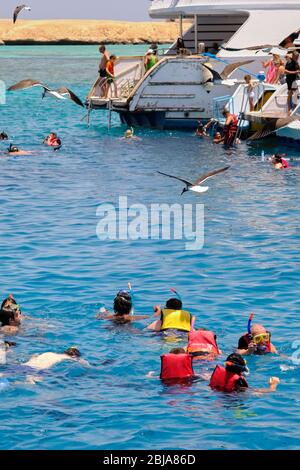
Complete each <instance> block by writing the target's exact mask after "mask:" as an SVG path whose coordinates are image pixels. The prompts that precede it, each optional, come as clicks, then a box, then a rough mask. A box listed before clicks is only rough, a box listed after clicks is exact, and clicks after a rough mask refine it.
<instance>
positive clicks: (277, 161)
mask: <svg viewBox="0 0 300 470" xmlns="http://www.w3.org/2000/svg"><path fill="white" fill-rule="evenodd" d="M272 163H273V165H274V167H275V168H276V170H284V169H286V168H289V164H288V162H287V161H286V160H285V159H284V158H283V157H282V156H281V155H278V154H275V155H273V157H272Z"/></svg>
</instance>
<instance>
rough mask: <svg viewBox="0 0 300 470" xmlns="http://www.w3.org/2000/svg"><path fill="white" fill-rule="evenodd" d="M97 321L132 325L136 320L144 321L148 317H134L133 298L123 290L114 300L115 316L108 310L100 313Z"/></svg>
mask: <svg viewBox="0 0 300 470" xmlns="http://www.w3.org/2000/svg"><path fill="white" fill-rule="evenodd" d="M96 318H97V320H111V321H113V322H114V323H117V324H126V323H131V322H133V321H136V320H144V319H145V318H148V316H147V315H133V303H132V296H131V294H130V293H129V292H128V291H126V290H121V291H119V292H118V293H117V295H116V296H115V298H114V314H112V313H110V312H109V311H108V310H105V309H104V311H102V312H100V313H99V314H98V315H97V317H96Z"/></svg>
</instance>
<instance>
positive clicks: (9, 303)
mask: <svg viewBox="0 0 300 470" xmlns="http://www.w3.org/2000/svg"><path fill="white" fill-rule="evenodd" d="M21 320H22V312H21V309H20V306H19V305H18V304H17V302H16V301H15V299H14V298H13V295H12V294H10V295H9V296H8V297H7V298H6V299H4V300H3V302H2V304H1V307H0V327H1V328H0V329H1V330H2V331H3V332H5V333H15V332H17V331H18V328H19V326H20V325H21Z"/></svg>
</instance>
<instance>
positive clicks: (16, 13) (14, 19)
mask: <svg viewBox="0 0 300 470" xmlns="http://www.w3.org/2000/svg"><path fill="white" fill-rule="evenodd" d="M22 10H27V11H31V8H30V7H28V6H27V5H19V6H17V7H16V8H15V11H14V16H13V22H14V23H15V22H16V21H17V18H18V16H19V14H20V13H21V11H22Z"/></svg>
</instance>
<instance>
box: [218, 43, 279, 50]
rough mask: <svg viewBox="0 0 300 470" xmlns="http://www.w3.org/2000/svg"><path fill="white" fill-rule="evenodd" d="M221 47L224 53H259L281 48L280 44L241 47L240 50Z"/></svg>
mask: <svg viewBox="0 0 300 470" xmlns="http://www.w3.org/2000/svg"><path fill="white" fill-rule="evenodd" d="M220 47H221V49H223V50H224V51H230V52H239V51H259V50H264V49H269V50H271V49H273V47H280V46H278V44H277V45H274V44H273V45H271V44H263V45H261V46H250V47H240V48H239V49H238V48H235V47H225V46H220ZM280 48H281V47H280ZM281 49H282V50H283V51H284V49H283V48H281Z"/></svg>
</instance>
